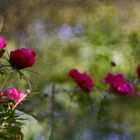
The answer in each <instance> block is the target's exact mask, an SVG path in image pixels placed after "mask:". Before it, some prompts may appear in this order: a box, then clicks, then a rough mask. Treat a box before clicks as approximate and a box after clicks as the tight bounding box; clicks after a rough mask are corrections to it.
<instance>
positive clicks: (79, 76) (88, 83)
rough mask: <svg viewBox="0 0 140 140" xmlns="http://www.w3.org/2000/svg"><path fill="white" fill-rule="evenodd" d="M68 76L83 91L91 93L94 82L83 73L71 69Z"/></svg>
mask: <svg viewBox="0 0 140 140" xmlns="http://www.w3.org/2000/svg"><path fill="white" fill-rule="evenodd" d="M68 75H69V76H70V77H71V78H72V79H73V80H74V81H75V82H76V83H77V84H78V85H79V86H80V87H81V88H82V89H83V90H85V91H91V90H92V88H93V86H94V82H93V80H92V79H91V78H90V77H89V76H88V75H87V74H86V73H85V72H84V73H81V72H79V71H78V70H77V69H72V70H70V72H69V73H68Z"/></svg>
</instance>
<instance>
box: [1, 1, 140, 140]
mask: <svg viewBox="0 0 140 140" xmlns="http://www.w3.org/2000/svg"><path fill="white" fill-rule="evenodd" d="M0 16H2V17H3V18H4V25H3V28H2V31H1V35H3V36H4V37H5V39H6V40H7V41H8V47H7V48H8V50H11V49H13V48H20V47H29V48H31V49H32V50H35V52H36V54H37V57H36V65H35V66H33V69H32V72H26V71H25V73H27V75H28V76H29V77H30V79H31V81H32V86H33V93H32V95H31V96H30V97H29V98H28V99H27V101H25V103H24V106H23V107H19V108H20V109H21V110H22V111H23V112H26V113H27V114H29V115H31V116H33V118H32V117H31V116H28V115H27V114H25V116H26V117H27V118H29V120H30V121H29V122H26V123H27V125H26V127H25V128H24V129H23V132H24V134H25V140H139V139H140V134H139V131H140V126H139V124H140V117H139V116H140V112H139V111H140V110H139V107H140V100H139V99H138V98H134V99H129V98H127V97H123V98H121V97H119V98H113V99H112V100H111V101H108V102H107V103H106V107H107V108H106V109H105V111H104V112H103V114H104V119H103V120H99V118H98V117H97V116H96V114H95V113H94V112H95V110H96V102H97V104H98V99H96V98H98V97H100V98H101V97H102V96H103V94H102V92H99V91H96V90H93V92H91V93H90V94H91V96H92V98H93V100H95V107H94V109H91V108H90V107H89V106H86V105H85V106H84V107H83V106H82V107H81V106H80V105H79V103H78V102H77V101H73V100H72V99H71V98H70V95H71V92H70V90H71V89H72V88H73V87H74V86H75V84H74V83H73V82H72V80H71V79H70V78H69V77H68V75H67V73H68V72H69V70H70V69H72V68H77V69H79V70H81V71H87V72H88V73H89V75H90V76H92V77H93V79H94V82H95V83H96V85H98V86H100V87H102V88H104V89H105V88H106V85H104V83H103V82H102V79H103V77H105V75H106V73H107V72H109V71H111V70H112V71H113V72H119V73H124V74H126V75H128V76H129V77H131V78H132V79H135V78H136V72H135V69H136V66H137V64H138V63H140V60H139V59H140V1H139V0H24V1H23V0H14V1H13V0H0ZM111 62H115V63H116V66H115V67H113V68H112V67H111ZM23 71H24V70H23ZM34 72H35V73H34ZM13 81H14V82H13V83H14V85H16V86H19V87H21V88H23V87H25V86H26V83H25V82H23V83H22V84H21V83H20V82H19V80H15V79H14V80H13ZM53 90H54V92H55V95H54V98H53V96H52V94H53ZM67 90H68V91H69V92H68V91H67Z"/></svg>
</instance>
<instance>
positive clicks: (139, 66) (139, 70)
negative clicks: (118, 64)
mask: <svg viewBox="0 0 140 140" xmlns="http://www.w3.org/2000/svg"><path fill="white" fill-rule="evenodd" d="M136 72H137V75H138V77H140V64H138V66H137V69H136Z"/></svg>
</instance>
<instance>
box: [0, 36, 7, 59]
mask: <svg viewBox="0 0 140 140" xmlns="http://www.w3.org/2000/svg"><path fill="white" fill-rule="evenodd" d="M5 48H6V41H5V39H4V38H3V37H2V36H0V58H1V57H2V56H3V53H4V52H5Z"/></svg>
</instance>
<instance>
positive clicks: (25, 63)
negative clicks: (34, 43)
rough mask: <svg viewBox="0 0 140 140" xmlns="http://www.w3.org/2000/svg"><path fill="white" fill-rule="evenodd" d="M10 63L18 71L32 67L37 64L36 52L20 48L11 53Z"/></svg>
mask: <svg viewBox="0 0 140 140" xmlns="http://www.w3.org/2000/svg"><path fill="white" fill-rule="evenodd" d="M10 63H11V64H12V65H13V67H15V68H17V69H23V68H27V67H31V66H32V65H34V63H35V52H33V51H31V50H29V49H28V48H20V49H17V50H15V51H11V52H10Z"/></svg>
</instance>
